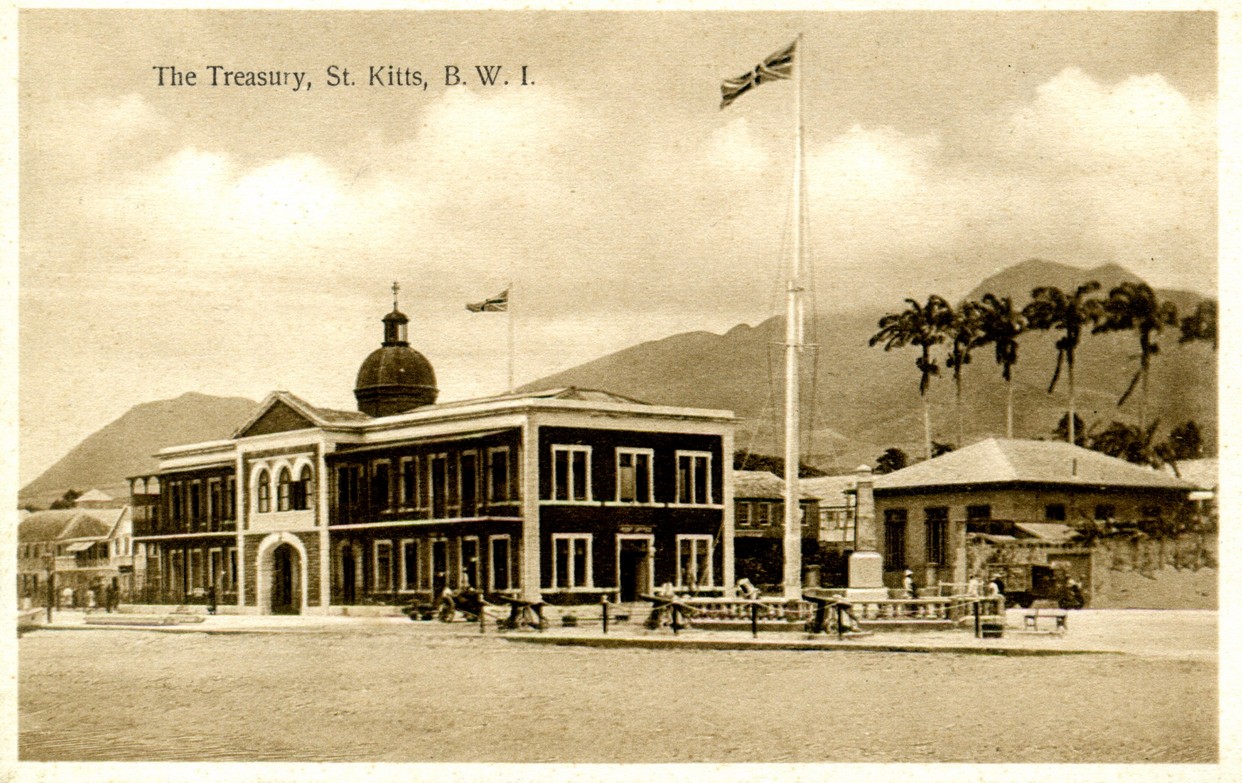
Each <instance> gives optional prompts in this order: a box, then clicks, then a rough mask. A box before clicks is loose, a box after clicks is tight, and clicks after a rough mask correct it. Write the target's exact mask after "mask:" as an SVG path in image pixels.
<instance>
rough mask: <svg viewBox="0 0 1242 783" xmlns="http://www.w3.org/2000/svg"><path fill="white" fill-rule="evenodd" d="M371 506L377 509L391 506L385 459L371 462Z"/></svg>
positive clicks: (390, 492)
mask: <svg viewBox="0 0 1242 783" xmlns="http://www.w3.org/2000/svg"><path fill="white" fill-rule="evenodd" d="M371 506H372V508H377V509H389V508H392V490H391V487H390V480H389V476H388V461H387V460H384V461H381V462H375V463H372V464H371Z"/></svg>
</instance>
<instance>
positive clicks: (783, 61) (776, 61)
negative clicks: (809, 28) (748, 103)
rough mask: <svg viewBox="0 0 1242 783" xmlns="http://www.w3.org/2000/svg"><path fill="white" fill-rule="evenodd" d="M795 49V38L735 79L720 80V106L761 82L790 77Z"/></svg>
mask: <svg viewBox="0 0 1242 783" xmlns="http://www.w3.org/2000/svg"><path fill="white" fill-rule="evenodd" d="M797 49H798V42H797V40H795V41H794V42H793V43H791V44H789V46H786V47H785V48H784V49H781V50H780V51H777V52H774V53H773V54H771V55H769V56H768V57H767V59H765V60H764V61H763V62H761V63H759V64H758V65H756V66H755V67H754V68H753V69H751V70H749V71H747V72H746V73H744V74H742V75H741V76H738V77H737V78H735V79H725V80H724V81H723V82H721V84H720V108H721V109H724V108H725V107H727V106H728V105H729V104H731V103H733V102H734V101H735V100H737V99H738V98H739V97H741V96H742V95H743V94H745V93H747V92H749V91H750V90H752V89H754V88H755V87H758V86H759V85H761V84H766V83H767V82H772V81H777V80H778V79H792V78H793V69H794V56H795V54H796V53H797Z"/></svg>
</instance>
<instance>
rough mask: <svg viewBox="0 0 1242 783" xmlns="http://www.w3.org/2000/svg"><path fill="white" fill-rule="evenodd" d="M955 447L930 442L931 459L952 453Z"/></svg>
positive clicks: (949, 444)
mask: <svg viewBox="0 0 1242 783" xmlns="http://www.w3.org/2000/svg"><path fill="white" fill-rule="evenodd" d="M955 448H956V446H954V445H953V444H952V443H941V442H940V441H938V440H936V441H932V457H933V458H934V457H939V456H940V455H942V454H948V453H949V452H950V451H953V449H955Z"/></svg>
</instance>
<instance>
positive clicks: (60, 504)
mask: <svg viewBox="0 0 1242 783" xmlns="http://www.w3.org/2000/svg"><path fill="white" fill-rule="evenodd" d="M80 497H82V493H81V492H79V491H77V490H76V489H67V490H65V494H63V495H61V496H60V498H59V499H58V500H53V501H52V505H50V506H48V508H73V506H74V503H75V502H76V501H77V499H78V498H80Z"/></svg>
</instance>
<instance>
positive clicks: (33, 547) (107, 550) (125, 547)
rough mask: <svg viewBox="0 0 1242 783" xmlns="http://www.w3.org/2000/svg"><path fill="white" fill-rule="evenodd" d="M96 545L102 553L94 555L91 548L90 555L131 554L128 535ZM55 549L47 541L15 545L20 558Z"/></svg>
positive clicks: (33, 556)
mask: <svg viewBox="0 0 1242 783" xmlns="http://www.w3.org/2000/svg"><path fill="white" fill-rule="evenodd" d="M62 546H63V545H62ZM96 546H98V547H99V549H98V550H97V551H98V552H100V553H102V554H99V555H97V556H96V555H95V554H94V550H93V551H92V553H91V555H89V556H90V557H97V559H103V558H107V557H109V556H111V557H122V556H124V555H128V554H131V547H132V545H131V542H130V540H129V536H121V537H119V538H116V539H113V540H112V541H111V542H108V543H104V542H100V543H99V544H97V545H96ZM56 549H57V547H56V545H55V544H48V543H39V544H18V545H17V556H18V557H19V558H22V559H31V558H36V557H43V556H45V555H48V554H50V553H51V552H53V551H55V550H56Z"/></svg>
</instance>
